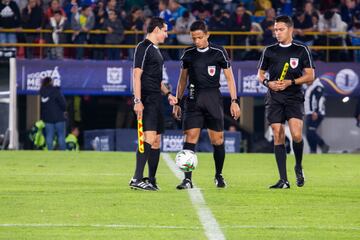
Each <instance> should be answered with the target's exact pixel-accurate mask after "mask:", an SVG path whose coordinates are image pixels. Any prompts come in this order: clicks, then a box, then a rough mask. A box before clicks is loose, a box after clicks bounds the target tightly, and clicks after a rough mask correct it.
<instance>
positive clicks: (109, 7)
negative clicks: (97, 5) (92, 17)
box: [106, 0, 117, 17]
mask: <svg viewBox="0 0 360 240" xmlns="http://www.w3.org/2000/svg"><path fill="white" fill-rule="evenodd" d="M116 7H117V1H116V0H109V1H108V2H107V4H106V17H107V16H108V13H109V11H110V10H113V11H115V12H116Z"/></svg>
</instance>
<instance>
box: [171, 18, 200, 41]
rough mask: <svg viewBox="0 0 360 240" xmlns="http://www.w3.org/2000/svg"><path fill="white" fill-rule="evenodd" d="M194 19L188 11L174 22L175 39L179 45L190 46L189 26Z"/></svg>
mask: <svg viewBox="0 0 360 240" xmlns="http://www.w3.org/2000/svg"><path fill="white" fill-rule="evenodd" d="M195 21H196V19H195V17H194V16H193V15H192V14H191V13H189V12H188V11H186V12H184V14H183V16H182V17H180V18H178V19H177V20H176V24H175V32H176V33H177V34H176V39H177V41H178V43H179V44H183V45H191V44H192V39H191V36H190V34H189V33H190V26H191V24H192V23H193V22H195Z"/></svg>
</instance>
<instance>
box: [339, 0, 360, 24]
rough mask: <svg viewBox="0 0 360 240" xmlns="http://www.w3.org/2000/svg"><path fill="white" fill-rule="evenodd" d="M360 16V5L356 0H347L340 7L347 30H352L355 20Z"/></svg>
mask: <svg viewBox="0 0 360 240" xmlns="http://www.w3.org/2000/svg"><path fill="white" fill-rule="evenodd" d="M357 14H360V4H358V5H356V1H355V0H345V1H344V2H343V3H342V4H341V6H340V16H341V20H343V21H344V22H346V23H347V26H348V28H347V30H350V29H352V25H353V18H354V17H355V16H356V15H357Z"/></svg>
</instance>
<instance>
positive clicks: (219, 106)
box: [173, 21, 240, 189]
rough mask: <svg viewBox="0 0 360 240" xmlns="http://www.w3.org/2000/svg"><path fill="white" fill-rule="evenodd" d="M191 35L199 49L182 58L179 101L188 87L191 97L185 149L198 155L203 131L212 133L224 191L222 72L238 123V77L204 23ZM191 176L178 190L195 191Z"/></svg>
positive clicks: (187, 105) (187, 175)
mask: <svg viewBox="0 0 360 240" xmlns="http://www.w3.org/2000/svg"><path fill="white" fill-rule="evenodd" d="M190 34H191V37H192V40H193V43H194V45H195V46H193V47H189V48H186V49H185V51H184V54H183V56H182V57H181V62H182V68H181V72H180V76H179V82H178V86H177V90H176V96H177V97H178V99H182V97H183V95H184V91H185V88H186V85H187V82H188V79H189V84H188V97H187V98H186V100H185V108H184V112H183V130H184V134H185V143H184V146H183V149H188V150H192V151H195V145H196V143H197V142H198V140H199V136H200V131H201V128H202V127H206V128H207V129H208V133H209V137H210V141H211V144H212V145H213V147H214V155H213V156H214V160H215V168H216V172H215V184H216V186H217V187H220V188H224V187H226V183H225V181H224V178H223V176H222V169H223V165H224V160H225V148H224V111H223V101H222V96H221V93H220V90H219V87H220V72H221V69H223V71H224V74H225V77H226V80H227V83H228V86H229V91H230V96H231V99H232V100H231V107H230V111H231V114H232V116H233V118H234V119H238V118H239V117H240V107H239V101H238V99H237V92H236V86H235V81H234V76H233V73H232V69H231V66H230V61H229V58H228V55H227V53H226V51H225V49H224V48H223V47H220V46H217V45H214V44H212V43H209V42H208V38H209V33H208V30H207V27H206V25H205V23H204V22H202V21H196V22H194V23H193V24H192V25H191V26H190ZM173 114H174V116H175V117H176V118H177V119H180V118H181V109H180V106H179V105H175V106H174V108H173ZM192 187H193V184H192V181H191V172H187V173H185V178H184V180H183V181H182V183H180V184H179V185H178V186H177V189H187V188H192Z"/></svg>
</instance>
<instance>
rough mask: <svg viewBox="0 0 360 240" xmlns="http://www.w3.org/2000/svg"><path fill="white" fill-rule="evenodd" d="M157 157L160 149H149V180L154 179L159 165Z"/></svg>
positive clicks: (158, 157)
mask: <svg viewBox="0 0 360 240" xmlns="http://www.w3.org/2000/svg"><path fill="white" fill-rule="evenodd" d="M159 159H160V149H151V150H150V154H149V159H148V165H149V179H150V181H154V180H155V175H156V170H157V168H158V165H159Z"/></svg>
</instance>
